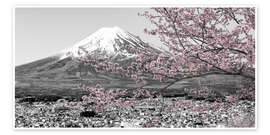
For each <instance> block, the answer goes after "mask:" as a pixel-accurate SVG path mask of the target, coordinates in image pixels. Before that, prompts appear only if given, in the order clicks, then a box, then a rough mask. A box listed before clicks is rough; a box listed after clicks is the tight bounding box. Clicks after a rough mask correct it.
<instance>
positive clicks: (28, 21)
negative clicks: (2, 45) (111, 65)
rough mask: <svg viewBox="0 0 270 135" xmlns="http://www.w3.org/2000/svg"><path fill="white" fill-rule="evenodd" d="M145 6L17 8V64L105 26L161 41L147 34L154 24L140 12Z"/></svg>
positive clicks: (146, 38) (153, 41)
mask: <svg viewBox="0 0 270 135" xmlns="http://www.w3.org/2000/svg"><path fill="white" fill-rule="evenodd" d="M145 10H149V9H146V8H16V9H15V65H21V64H25V63H29V62H32V61H35V60H39V59H42V58H46V57H48V56H51V55H54V54H56V53H57V52H60V51H61V50H63V49H65V48H68V47H71V46H73V45H74V44H75V43H76V42H78V41H80V40H82V39H84V38H85V37H87V36H89V35H91V34H92V33H94V32H95V31H97V30H98V29H100V28H102V27H114V26H118V27H120V28H122V29H124V30H126V31H128V32H130V33H133V34H134V35H137V36H140V37H141V38H142V39H143V40H144V41H145V42H150V43H152V44H157V45H159V44H161V43H160V41H159V39H158V38H157V37H153V36H149V35H146V34H145V33H144V32H143V29H144V28H149V27H151V26H152V25H151V24H150V22H149V21H148V20H147V19H146V18H144V17H141V16H138V15H137V14H138V12H143V11H145Z"/></svg>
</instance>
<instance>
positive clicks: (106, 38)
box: [60, 26, 141, 59]
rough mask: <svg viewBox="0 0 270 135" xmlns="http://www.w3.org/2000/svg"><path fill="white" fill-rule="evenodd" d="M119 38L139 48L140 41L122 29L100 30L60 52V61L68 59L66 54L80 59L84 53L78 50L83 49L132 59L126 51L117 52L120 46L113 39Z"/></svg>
mask: <svg viewBox="0 0 270 135" xmlns="http://www.w3.org/2000/svg"><path fill="white" fill-rule="evenodd" d="M119 37H121V38H122V39H131V40H132V41H134V42H136V43H138V44H134V43H132V42H130V41H128V40H126V41H128V42H129V44H130V45H131V46H133V47H136V46H141V45H140V43H139V42H140V40H139V39H138V38H136V37H134V36H133V35H131V34H130V33H128V32H126V31H124V30H123V29H121V28H119V27H116V26H115V27H112V28H101V29H99V30H98V31H96V32H95V33H93V34H91V35H90V36H88V37H86V38H85V39H83V40H81V41H79V42H77V43H76V44H75V45H74V46H72V47H71V48H67V49H65V50H63V51H62V52H61V54H62V55H61V57H60V59H64V58H66V57H69V56H68V55H66V54H67V53H68V52H70V53H71V55H72V56H73V57H81V56H84V55H85V54H86V53H85V52H84V51H82V50H81V49H80V48H83V49H84V50H86V51H87V52H92V51H95V50H97V49H98V50H99V51H104V52H106V55H108V56H115V55H116V54H117V53H121V54H122V55H125V56H127V57H133V56H134V54H129V53H128V52H127V51H125V50H124V51H121V52H119V51H117V50H119V49H120V46H118V45H117V44H116V43H115V39H119ZM119 41H120V42H121V43H123V41H122V40H119Z"/></svg>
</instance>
